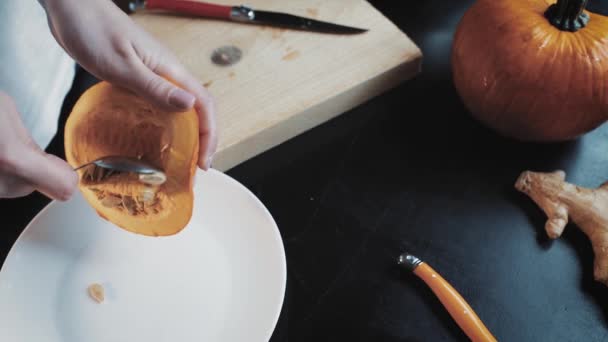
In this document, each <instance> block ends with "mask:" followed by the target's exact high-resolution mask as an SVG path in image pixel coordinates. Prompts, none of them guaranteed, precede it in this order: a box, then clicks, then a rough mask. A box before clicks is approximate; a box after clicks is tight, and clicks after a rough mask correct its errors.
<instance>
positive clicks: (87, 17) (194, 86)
mask: <svg viewBox="0 0 608 342" xmlns="http://www.w3.org/2000/svg"><path fill="white" fill-rule="evenodd" d="M40 2H41V4H42V5H43V7H44V8H45V9H46V12H47V16H48V21H49V26H50V28H51V32H52V33H53V35H54V37H55V38H56V39H57V41H58V42H59V44H60V45H61V46H62V47H63V48H64V49H65V50H66V52H67V53H68V54H70V55H71V56H72V58H74V59H75V60H76V61H77V62H78V63H79V64H80V65H81V66H82V67H83V68H85V69H86V70H88V71H89V72H90V73H91V74H93V75H95V76H96V77H97V78H99V79H102V80H106V81H108V82H110V83H113V84H115V85H118V86H123V87H126V88H128V89H130V90H131V91H133V92H135V93H137V94H139V95H140V96H142V97H144V98H146V99H147V100H148V101H150V102H152V103H154V104H155V105H157V106H159V107H161V108H164V109H168V110H187V109H189V108H191V107H192V106H195V108H196V110H197V112H198V114H199V122H200V127H199V134H200V148H199V150H200V155H199V162H198V164H199V166H200V167H201V168H203V169H207V168H209V167H210V166H211V160H212V157H213V154H214V153H215V150H216V146H217V136H216V128H215V108H214V104H213V101H212V98H211V96H210V94H209V93H208V92H207V91H206V90H205V88H204V87H203V86H202V85H201V84H200V83H199V82H198V80H197V79H196V78H195V77H193V76H192V75H190V73H189V72H188V71H187V70H185V68H184V67H183V66H182V65H181V64H180V63H179V62H178V60H177V58H176V57H175V56H173V54H171V53H170V52H169V51H168V50H167V49H166V48H164V47H163V46H162V45H161V44H160V43H159V42H157V41H156V40H155V39H154V38H153V37H152V36H151V35H149V34H148V33H147V32H145V31H144V30H143V29H142V28H141V27H139V26H138V25H137V24H135V23H134V22H133V21H132V20H131V18H129V16H127V15H126V14H125V13H124V12H122V11H121V10H120V9H119V8H118V7H117V6H116V5H114V3H112V2H111V1H110V0H40ZM165 78H168V79H171V80H172V81H173V82H175V83H176V84H178V85H179V87H178V86H176V85H174V84H172V83H170V82H168V81H167V80H166V79H165ZM182 88H183V89H182Z"/></svg>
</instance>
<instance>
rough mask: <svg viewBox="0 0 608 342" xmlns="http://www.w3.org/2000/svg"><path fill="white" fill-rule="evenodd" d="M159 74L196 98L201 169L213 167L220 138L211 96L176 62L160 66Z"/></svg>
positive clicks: (172, 61)
mask: <svg viewBox="0 0 608 342" xmlns="http://www.w3.org/2000/svg"><path fill="white" fill-rule="evenodd" d="M157 70H158V72H159V73H160V74H161V75H163V76H164V77H168V78H170V79H172V80H174V81H175V82H176V83H177V84H179V85H180V86H182V87H184V89H186V90H188V91H189V92H191V93H192V94H194V96H195V97H196V104H195V109H196V111H197V113H198V116H199V120H198V121H199V144H200V146H199V160H198V165H199V167H200V168H202V169H204V170H207V169H209V168H210V167H211V166H212V162H213V155H214V154H215V152H216V151H217V144H218V136H217V126H216V107H215V102H214V101H213V98H212V96H211V94H210V93H209V92H208V91H207V89H205V87H203V86H202V85H201V83H200V82H199V81H198V80H197V79H196V78H195V77H194V76H192V75H191V74H190V73H189V72H188V71H186V70H185V69H184V68H183V67H182V66H181V64H179V63H178V62H177V61H175V60H171V61H170V62H169V63H166V64H163V65H160V66H159V67H158V68H157Z"/></svg>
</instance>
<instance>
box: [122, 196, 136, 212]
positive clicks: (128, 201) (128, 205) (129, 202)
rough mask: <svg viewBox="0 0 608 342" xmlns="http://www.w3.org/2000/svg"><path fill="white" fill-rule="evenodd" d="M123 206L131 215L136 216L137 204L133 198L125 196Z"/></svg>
mask: <svg viewBox="0 0 608 342" xmlns="http://www.w3.org/2000/svg"><path fill="white" fill-rule="evenodd" d="M122 205H123V206H124V207H125V209H127V211H128V212H129V215H135V214H136V213H137V212H136V210H135V209H136V206H137V204H135V200H133V197H131V196H124V197H123V198H122Z"/></svg>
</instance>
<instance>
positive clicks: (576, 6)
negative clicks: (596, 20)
mask: <svg viewBox="0 0 608 342" xmlns="http://www.w3.org/2000/svg"><path fill="white" fill-rule="evenodd" d="M588 1H589V0H557V3H555V4H553V5H551V6H549V8H548V9H547V11H546V12H545V17H547V19H549V22H550V23H551V24H552V25H553V26H555V27H557V28H558V29H560V30H562V31H570V32H576V31H578V30H580V29H582V28H583V27H585V26H587V23H588V22H589V15H588V14H587V13H585V12H584V10H585V7H586V6H587V2H588Z"/></svg>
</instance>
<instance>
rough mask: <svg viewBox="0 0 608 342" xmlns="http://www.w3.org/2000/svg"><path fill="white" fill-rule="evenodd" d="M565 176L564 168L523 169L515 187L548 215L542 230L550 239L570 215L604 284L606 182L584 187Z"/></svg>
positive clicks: (607, 279) (607, 261)
mask: <svg viewBox="0 0 608 342" xmlns="http://www.w3.org/2000/svg"><path fill="white" fill-rule="evenodd" d="M565 179H566V173H565V172H564V171H555V172H551V173H541V172H531V171H524V172H523V173H522V174H521V175H520V176H519V178H518V179H517V182H516V183H515V188H516V189H517V190H519V191H521V192H523V193H525V194H526V195H528V196H529V197H530V198H532V200H533V201H534V202H535V203H536V204H537V205H538V206H539V207H541V208H542V209H543V211H544V212H545V214H546V215H547V217H548V220H547V223H546V224H545V231H546V232H547V235H548V236H549V237H550V238H551V239H556V238H558V237H560V235H562V232H563V231H564V228H565V227H566V224H567V223H568V218H569V217H570V219H571V220H572V222H573V223H574V224H576V225H577V226H578V227H579V228H580V229H581V230H582V231H583V232H584V233H585V235H587V237H588V238H589V240H590V241H591V245H592V247H593V254H594V255H595V261H594V267H593V276H594V278H595V280H597V281H598V282H601V283H603V284H604V285H607V286H608V182H606V183H604V184H602V185H601V186H600V187H598V188H597V189H587V188H582V187H579V186H576V185H574V184H570V183H567V182H566V181H565Z"/></svg>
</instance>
